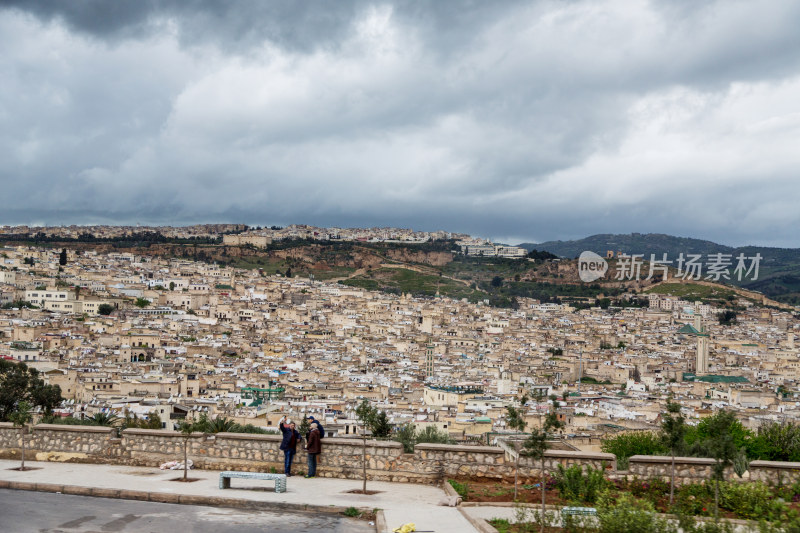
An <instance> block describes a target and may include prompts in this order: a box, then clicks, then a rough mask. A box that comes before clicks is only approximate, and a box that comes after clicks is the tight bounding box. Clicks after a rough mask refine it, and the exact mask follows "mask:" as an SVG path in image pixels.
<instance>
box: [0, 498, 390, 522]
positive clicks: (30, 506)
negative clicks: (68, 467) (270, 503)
mask: <svg viewBox="0 0 800 533" xmlns="http://www.w3.org/2000/svg"><path fill="white" fill-rule="evenodd" d="M0 502H2V509H0V518H1V519H0V532H2V533H5V532H9V533H29V532H30V533H68V532H69V533H95V532H101V531H102V532H109V533H114V532H117V533H137V532H138V533H142V532H159V531H162V532H163V531H181V532H183V533H218V532H220V531H236V533H261V532H263V531H269V532H270V533H301V532H302V533H370V532H374V531H375V527H374V526H370V525H369V524H368V523H367V522H364V521H361V520H357V519H355V518H347V517H345V516H341V515H334V514H328V513H303V512H297V513H282V512H277V511H256V510H252V509H227V508H218V507H208V506H200V505H175V504H169V503H153V502H142V501H131V500H112V499H108V498H91V497H86V496H72V495H69V494H55V493H47V492H27V491H19V490H8V489H0ZM44 510H46V511H44Z"/></svg>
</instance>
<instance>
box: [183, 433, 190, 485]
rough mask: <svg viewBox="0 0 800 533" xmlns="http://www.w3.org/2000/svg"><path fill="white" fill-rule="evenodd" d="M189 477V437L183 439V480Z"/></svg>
mask: <svg viewBox="0 0 800 533" xmlns="http://www.w3.org/2000/svg"><path fill="white" fill-rule="evenodd" d="M188 479H189V439H183V480H184V481H186V480H188Z"/></svg>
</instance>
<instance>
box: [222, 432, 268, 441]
mask: <svg viewBox="0 0 800 533" xmlns="http://www.w3.org/2000/svg"><path fill="white" fill-rule="evenodd" d="M214 436H215V437H216V438H217V439H230V440H264V441H270V442H279V441H282V440H283V435H268V434H264V433H233V432H225V433H215V434H214Z"/></svg>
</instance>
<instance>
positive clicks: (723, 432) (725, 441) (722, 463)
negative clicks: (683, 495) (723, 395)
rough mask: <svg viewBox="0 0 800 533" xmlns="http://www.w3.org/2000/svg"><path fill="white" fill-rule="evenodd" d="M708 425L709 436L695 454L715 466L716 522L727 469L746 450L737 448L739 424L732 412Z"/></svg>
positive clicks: (709, 421) (721, 413)
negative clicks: (721, 489) (712, 460)
mask: <svg viewBox="0 0 800 533" xmlns="http://www.w3.org/2000/svg"><path fill="white" fill-rule="evenodd" d="M707 420H708V424H707V429H708V436H707V437H706V438H704V439H703V440H701V441H698V442H696V443H695V445H694V447H693V450H692V451H693V452H694V453H695V454H696V455H700V456H704V457H711V458H712V459H714V465H713V466H712V469H711V472H712V473H711V478H712V479H713V480H714V521H717V520H719V486H720V483H722V482H723V481H725V469H726V468H728V467H730V466H733V464H734V461H737V460H740V456H742V455H744V448H743V447H741V448H740V447H739V446H737V443H736V436H735V431H734V429H735V428H736V425H737V423H738V424H741V422H739V421H738V420H737V419H736V415H735V414H734V413H733V412H732V411H724V410H723V411H720V412H719V413H717V414H716V415H714V416H712V417H709V418H708V419H707Z"/></svg>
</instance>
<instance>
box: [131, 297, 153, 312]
mask: <svg viewBox="0 0 800 533" xmlns="http://www.w3.org/2000/svg"><path fill="white" fill-rule="evenodd" d="M134 305H135V306H136V307H138V308H140V309H144V308H145V307H147V306H148V305H150V300H148V299H147V298H136V302H135V303H134Z"/></svg>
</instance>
